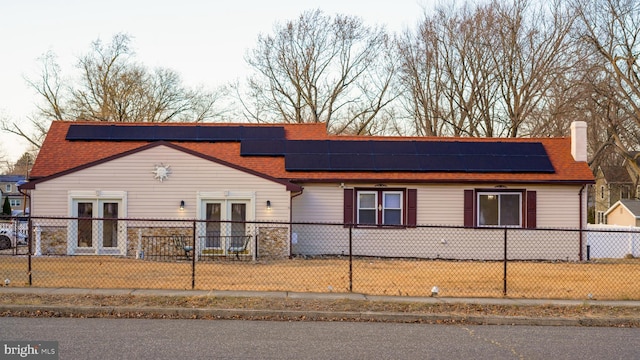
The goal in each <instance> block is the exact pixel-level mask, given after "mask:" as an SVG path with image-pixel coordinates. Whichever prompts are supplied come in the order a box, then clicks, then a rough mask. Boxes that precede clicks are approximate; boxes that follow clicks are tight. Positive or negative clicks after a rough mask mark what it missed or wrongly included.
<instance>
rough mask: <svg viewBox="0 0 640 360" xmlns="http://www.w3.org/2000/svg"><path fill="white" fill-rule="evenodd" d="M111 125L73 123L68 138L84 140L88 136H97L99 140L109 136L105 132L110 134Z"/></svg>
mask: <svg viewBox="0 0 640 360" xmlns="http://www.w3.org/2000/svg"><path fill="white" fill-rule="evenodd" d="M108 129H109V127H107V126H97V127H96V126H77V125H71V126H69V130H68V131H67V136H66V137H65V139H66V140H71V141H73V140H84V139H87V138H97V139H99V140H104V139H106V138H108V135H107V136H104V135H103V134H104V133H105V132H106V133H107V134H108V131H105V130H108Z"/></svg>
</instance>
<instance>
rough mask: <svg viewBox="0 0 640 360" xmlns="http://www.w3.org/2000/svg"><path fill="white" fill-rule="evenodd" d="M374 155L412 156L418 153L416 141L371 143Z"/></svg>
mask: <svg viewBox="0 0 640 360" xmlns="http://www.w3.org/2000/svg"><path fill="white" fill-rule="evenodd" d="M369 145H370V147H371V151H372V152H373V153H374V154H385V155H386V154H394V155H401V154H407V155H408V154H412V155H414V154H415V153H416V146H415V142H414V141H369Z"/></svg>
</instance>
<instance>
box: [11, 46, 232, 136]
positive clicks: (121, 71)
mask: <svg viewBox="0 0 640 360" xmlns="http://www.w3.org/2000/svg"><path fill="white" fill-rule="evenodd" d="M130 42H131V38H130V36H129V35H126V34H117V35H115V36H114V37H113V38H112V41H111V43H108V44H104V43H103V42H102V41H100V40H96V41H95V42H93V43H92V46H91V50H90V51H89V52H88V53H87V54H85V55H83V56H81V57H80V58H79V59H78V64H77V68H78V69H79V70H80V74H79V77H78V79H79V80H78V81H76V82H65V80H64V79H63V78H62V76H61V72H60V67H59V65H58V63H57V61H56V57H55V55H54V54H53V53H51V52H49V53H47V54H45V55H44V56H43V57H42V58H41V62H42V72H41V74H40V77H39V78H38V79H27V83H28V84H29V85H30V86H31V87H32V88H33V89H34V90H35V91H36V93H37V94H38V95H40V98H41V100H42V101H41V102H39V103H38V104H37V105H36V107H37V114H36V115H35V116H34V117H32V118H30V119H29V122H30V124H29V125H30V126H31V128H32V129H28V126H25V124H24V122H17V121H14V122H10V121H3V122H2V130H4V131H6V132H9V133H13V134H15V135H18V136H20V137H22V138H25V139H27V140H28V141H29V142H30V143H31V144H32V145H33V146H35V147H36V148H39V147H40V145H41V144H42V141H43V140H44V136H45V135H46V132H47V131H48V127H49V122H50V121H52V120H89V121H114V122H174V121H177V122H201V121H207V120H212V119H217V118H219V117H221V116H222V114H223V113H224V112H225V110H224V109H222V108H219V106H218V103H219V101H220V99H221V98H222V96H223V91H222V89H217V90H214V91H207V90H205V89H204V88H197V89H189V88H187V87H185V86H183V85H182V81H181V79H180V76H179V75H178V74H177V73H176V72H175V71H173V70H169V69H164V68H159V69H154V70H152V71H150V70H148V69H147V68H146V67H145V66H143V65H142V64H139V63H137V62H135V61H134V60H135V59H134V52H133V51H132V50H131V48H130Z"/></svg>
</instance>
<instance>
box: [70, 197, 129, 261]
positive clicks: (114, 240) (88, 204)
mask: <svg viewBox="0 0 640 360" xmlns="http://www.w3.org/2000/svg"><path fill="white" fill-rule="evenodd" d="M73 217H76V218H77V220H75V223H76V224H75V226H72V227H71V229H72V230H73V228H75V230H76V231H69V234H70V238H69V244H68V249H69V250H70V251H69V252H70V253H72V254H103V255H122V254H123V253H124V250H125V248H126V244H125V235H126V233H125V232H126V227H125V224H124V223H123V222H122V221H119V220H118V219H119V218H121V217H122V201H120V200H107V199H105V200H101V199H87V200H82V199H78V200H74V201H73Z"/></svg>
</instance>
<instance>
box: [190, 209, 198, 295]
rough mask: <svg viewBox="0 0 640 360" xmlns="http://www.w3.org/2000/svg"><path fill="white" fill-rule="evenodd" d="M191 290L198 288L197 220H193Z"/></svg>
mask: <svg viewBox="0 0 640 360" xmlns="http://www.w3.org/2000/svg"><path fill="white" fill-rule="evenodd" d="M191 249H192V251H191V290H193V289H195V288H196V256H198V255H197V254H198V251H199V249H196V222H195V220H194V221H193V234H192V235H191Z"/></svg>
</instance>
